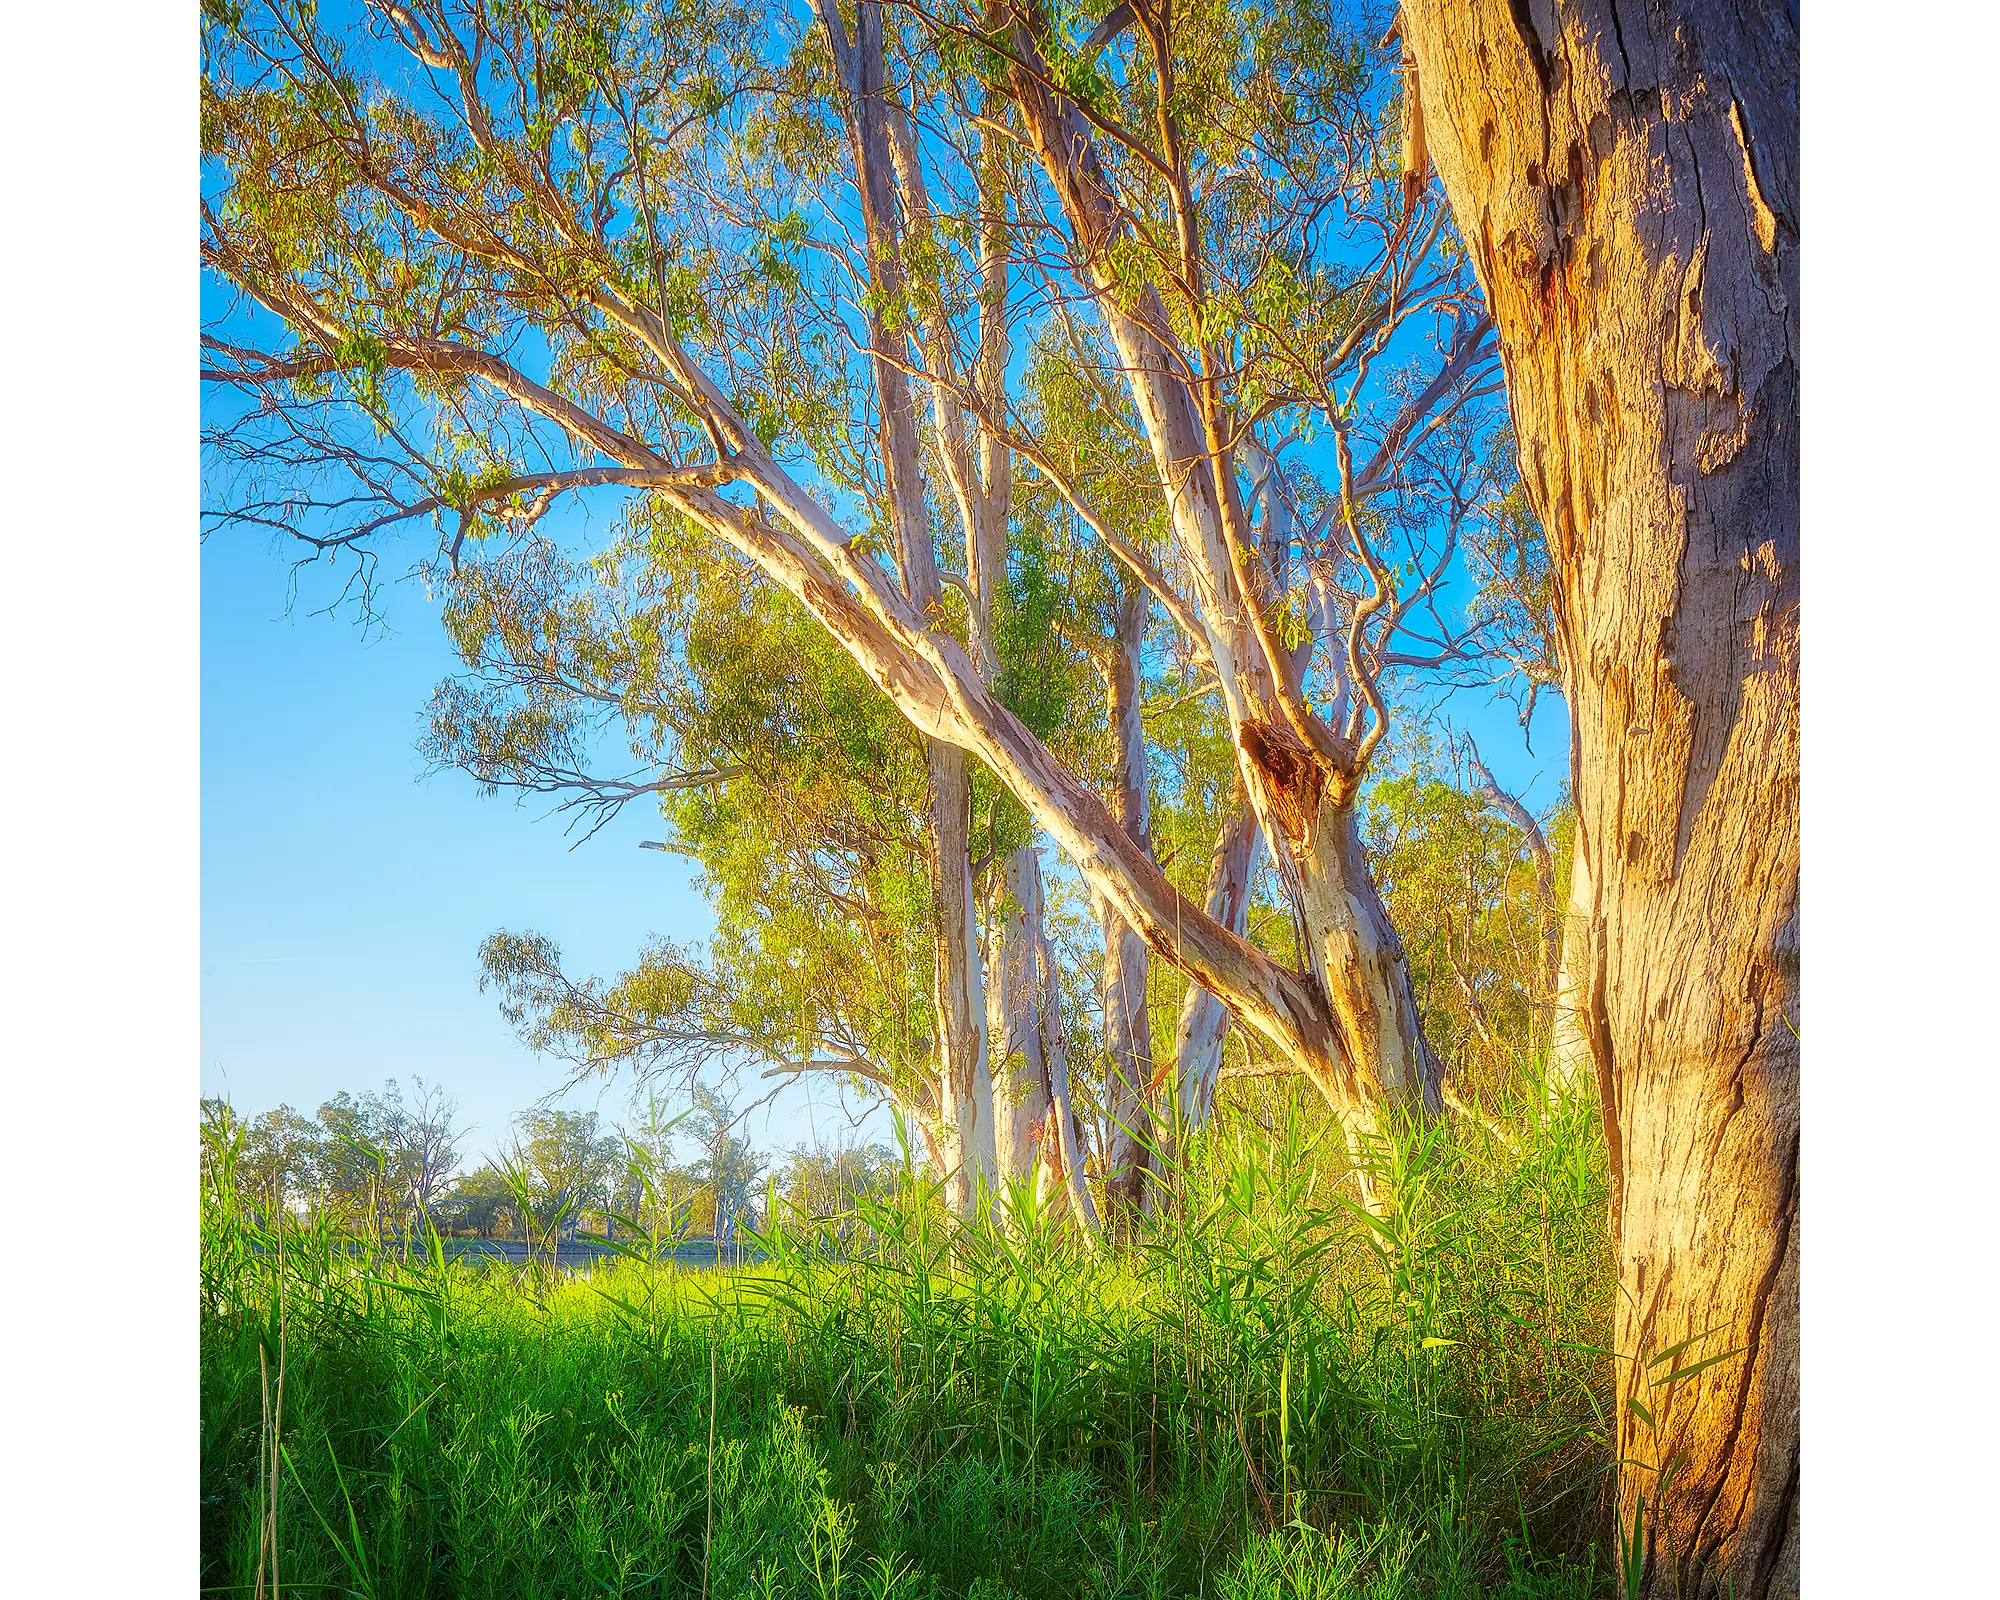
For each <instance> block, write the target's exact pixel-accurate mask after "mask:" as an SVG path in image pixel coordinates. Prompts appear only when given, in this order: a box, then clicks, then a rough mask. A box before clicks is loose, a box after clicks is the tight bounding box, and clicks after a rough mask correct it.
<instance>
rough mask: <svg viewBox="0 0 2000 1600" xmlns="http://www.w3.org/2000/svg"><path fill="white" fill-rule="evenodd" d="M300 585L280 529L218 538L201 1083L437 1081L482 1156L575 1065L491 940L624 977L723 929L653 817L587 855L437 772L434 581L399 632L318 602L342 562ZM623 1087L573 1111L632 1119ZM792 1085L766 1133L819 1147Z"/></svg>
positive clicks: (306, 1101) (441, 658) (214, 544)
mask: <svg viewBox="0 0 2000 1600" xmlns="http://www.w3.org/2000/svg"><path fill="white" fill-rule="evenodd" d="M386 565H387V564H385V566H386ZM315 578H316V579H317V580H318V582H317V583H315V582H314V581H313V580H314V579H315ZM289 581H290V569H289V564H288V557H287V556H286V555H285V554H284V553H282V552H279V551H275V550H273V549H272V548H271V547H270V546H269V545H268V544H267V543H266V542H265V541H264V540H262V539H261V538H255V537H245V536H242V535H237V534H232V533H228V532H223V533H218V534H216V535H214V536H212V537H211V538H210V539H209V540H208V541H207V542H206V544H205V545H204V547H203V550H202V680H201V681H202V694H201V712H202V739H201V744H202V761H201V775H202V796H201V827H202V949H201V985H202V992H201V1001H202V1070H201V1082H202V1092H203V1093H204V1094H211V1093H223V1094H227V1095H228V1096H229V1097H230V1098H231V1099H232V1100H233V1101H234V1102H235V1104H236V1105H237V1106H239V1107H240V1108H242V1109H243V1110H245V1111H249V1112H255V1111H260V1110H263V1109H265V1108H267V1107H269V1106H272V1105H276V1104H278V1103H280V1102H286V1103H289V1104H291V1105H292V1106H293V1107H295V1108H296V1109H298V1110H300V1111H304V1112H308V1113H309V1112H310V1111H311V1110H312V1108H313V1107H314V1106H316V1105H318V1104H319V1103H320V1102H321V1101H322V1100H324V1099H326V1098H328V1097H329V1096H330V1095H332V1094H333V1093H334V1091H336V1090H338V1089H350V1090H355V1091H360V1090H362V1089H367V1088H379V1087H380V1086H381V1084H382V1080H383V1079H385V1078H390V1077H393V1078H396V1079H397V1080H399V1081H400V1082H401V1083H402V1084H403V1085H404V1086H405V1087H406V1088H407V1087H408V1084H409V1081H410V1079H411V1078H412V1077H415V1076H419V1075H420V1076H422V1077H423V1078H425V1079H426V1080H427V1081H431V1082H436V1083H441V1084H443V1085H444V1086H445V1087H446V1088H448V1089H449V1090H451V1092H453V1093H454V1094H456V1095H457V1096H458V1098H459V1101H460V1105H461V1108H462V1111H463V1114H464V1115H465V1116H466V1118H467V1119H468V1120H470V1121H472V1122H474V1123H476V1124H477V1126H478V1132H477V1133H476V1134H475V1136H474V1140H473V1144H474V1147H475V1149H477V1150H482V1151H483V1150H484V1149H486V1148H487V1147H489V1146H490V1145H491V1144H492V1143H493V1142H494V1141H495V1140H496V1139H497V1138H499V1137H500V1136H502V1135H503V1134H504V1132H505V1129H506V1126H507V1123H508V1122H509V1120H510V1119H511V1118H512V1117H513V1116H514V1115H515V1114H516V1113H517V1112H519V1111H520V1110H522V1109H523V1108H524V1107H526V1106H528V1105H529V1104H531V1103H532V1102H534V1101H535V1100H536V1099H538V1098H539V1097H540V1096H542V1095H544V1094H546V1093H548V1092H549V1091H550V1090H551V1089H552V1088H554V1087H555V1086H556V1085H557V1084H558V1083H560V1081H561V1078H562V1069H561V1064H560V1063H557V1062H553V1061H549V1060H546V1059H538V1058H536V1057H535V1056H534V1055H533V1054H532V1053H530V1052H529V1051H528V1050H527V1049H526V1048H525V1047H523V1046H522V1045H521V1044H520V1043H519V1041H518V1040H517V1039H516V1038H515V1037H514V1033H513V1030H512V1029H511V1028H510V1027H509V1026H508V1025H507V1023H506V1022H505V1021H504V1020H503V1019H502V1018H501V1016H500V1015H499V1012H498V1009H497V1008H496V1006H495V1003H494V1000H493V997H492V996H491V995H483V994H481V993H480V992H479V983H478V979H479V962H478V947H479V941H480V940H481V939H482V938H483V937H484V936H485V935H486V934H488V933H490V932H492V931H493V930H494V929H496V928H500V927H507V928H514V929H528V928H532V929H534V930H536V931H538V932H541V933H545V934H548V935H549V936H551V937H552V938H554V939H555V940H556V941H557V942H558V943H560V944H561V946H562V947H563V951H564V954H565V956H566V957H567V958H568V959H569V961H570V962H571V963H572V964H573V968H574V970H576V971H580V972H612V971H617V970H620V969H622V967H623V966H625V965H626V964H628V963H629V961H630V959H631V957H632V956H633V955H634V953H635V952H636V951H637V950H638V948H639V946H640V945H641V943H642V942H643V941H644V940H645V939H646V938H647V937H648V936H649V935H651V934H655V933H658V934H666V935H670V936H673V937H676V938H682V939H698V938H701V937H704V936H705V935H706V933H707V932H708V930H709V927H710V926H711V920H710V917H709V914H708V910H707V907H706V905H705V903H704V902H703V901H702V899H701V897H700V896H699V895H698V894H697V893H695V892H694V891H693V889H692V887H691V882H690V880H691V872H690V869H689V867H688V864H687V863H685V862H684V861H682V860H680V859H679V858H678V857H673V856H668V855H666V854H665V853H663V852H661V851H657V850H642V849H640V848H639V847H638V841H639V840H641V839H643V838H647V837H649V836H650V837H655V838H657V837H658V836H659V835H658V826H657V817H656V815H655V814H654V813H652V812H651V811H650V810H649V809H648V808H645V807H643V806H639V807H634V808H633V809H632V811H631V812H629V813H628V814H627V815H625V816H623V817H621V818H619V819H617V820H615V821H613V822H612V823H610V824H609V825H608V826H607V827H605V828H604V829H603V830H602V831H601V832H599V833H598V834H597V836H596V837H595V838H593V839H591V840H590V841H589V842H587V843H584V844H582V845H580V846H578V847H577V848H574V849H572V848H571V845H572V843H573V842H574V841H573V840H572V839H571V838H568V837H565V835H564V833H563V819H550V818H548V817H547V816H546V815H545V813H546V810H547V807H546V804H545V803H541V802H535V801H531V802H530V803H529V804H527V805H525V806H522V805H517V804H515V803H514V801H513V800H512V799H510V798H508V797H505V796H502V797H498V798H481V797H480V795H479V794H478V791H477V788H476V786H475V785H474V784H473V782H472V780H471V779H469V778H467V777H465V776H464V775H463V774H460V773H456V772H441V773H438V774H435V775H431V776H427V775H426V773H425V763H424V761H423V759H422V757H421V756H420V755H419V754H418V752H417V740H418V737H419V734H420V732H421V717H422V710H423V706H424V702H425V701H426V699H427V698H428V697H429V694H430V691H431V688H432V686H433V685H434V684H435V683H436V682H437V681H438V680H439V679H440V678H441V677H443V676H444V675H445V674H446V673H448V672H449V671H450V670H451V668H452V666H453V658H452V656H451V653H450V650H449V648H448V646H447V645H446V643H445V641H444V637H443V634H442V631H441V629H440V628H439V626H438V622H437V616H438V607H437V605H436V604H435V603H434V602H432V601H430V600H428V599H427V598H426V597H425V595H424V594H423V592H422V589H421V587H420V586H419V585H418V584H416V583H414V582H403V583H396V584H392V585H390V586H388V588H387V589H386V591H385V593H384V595H383V597H382V602H381V604H382V608H383V609H384V610H385V611H386V613H387V619H388V622H389V624H390V629H389V631H388V632H387V633H386V634H364V632H363V631H362V630H361V629H360V628H359V627H358V626H357V625H356V623H355V621H354V619H353V617H352V615H351V614H339V615H334V616H326V615H313V614H311V613H312V612H313V611H314V609H315V608H317V607H321V606H324V604H325V603H326V601H327V599H328V598H330V595H329V592H328V590H329V587H330V586H329V585H328V584H327V583H326V574H325V570H324V569H321V570H320V571H319V572H318V573H309V574H307V577H306V581H304V582H302V584H301V587H300V591H299V594H298V596H297V599H296V600H295V601H294V602H293V603H292V604H291V607H290V613H289V614H287V599H288V595H287V590H288V586H289ZM626 1093H627V1091H626V1087H625V1085H624V1084H623V1083H622V1082H621V1083H619V1084H617V1085H615V1086H613V1087H611V1088H609V1089H607V1090H601V1091H600V1090H597V1089H591V1090H584V1091H578V1092H576V1093H573V1094H572V1095H571V1096H570V1097H569V1100H568V1101H567V1102H566V1103H569V1104H574V1105H577V1106H579V1107H589V1106H601V1108H602V1110H603V1111H604V1112H605V1113H606V1115H607V1116H609V1117H615V1116H619V1115H622V1114H623V1112H624V1110H625V1105H626ZM785 1098H786V1100H787V1101H788V1102H791V1104H789V1105H787V1106H784V1107H781V1108H779V1114H778V1115H777V1116H776V1117H769V1116H767V1114H765V1113H759V1114H758V1115H757V1116H756V1117H755V1118H754V1119H753V1121H752V1123H751V1133H752V1137H753V1139H754V1140H755V1141H756V1142H757V1143H758V1144H759V1145H760V1146H764V1147H767V1148H768V1147H772V1146H784V1145H788V1144H790V1143H792V1142H794V1141H795V1140H802V1139H810V1138H811V1136H812V1133H813V1131H814V1129H813V1126H812V1124H813V1122H814V1121H815V1118H816V1113H815V1111H814V1110H813V1108H811V1107H809V1106H808V1105H807V1104H806V1097H805V1096H804V1095H802V1094H799V1093H798V1092H796V1091H795V1092H793V1093H791V1094H788V1095H787V1096H786V1097H785ZM819 1098H820V1099H821V1100H823V1101H829V1102H830V1098H831V1097H830V1094H829V1093H828V1092H827V1091H825V1090H822V1092H821V1094H820V1096H819ZM829 1111H830V1105H829ZM819 1120H824V1119H823V1117H822V1118H819ZM829 1136H830V1135H829Z"/></svg>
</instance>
